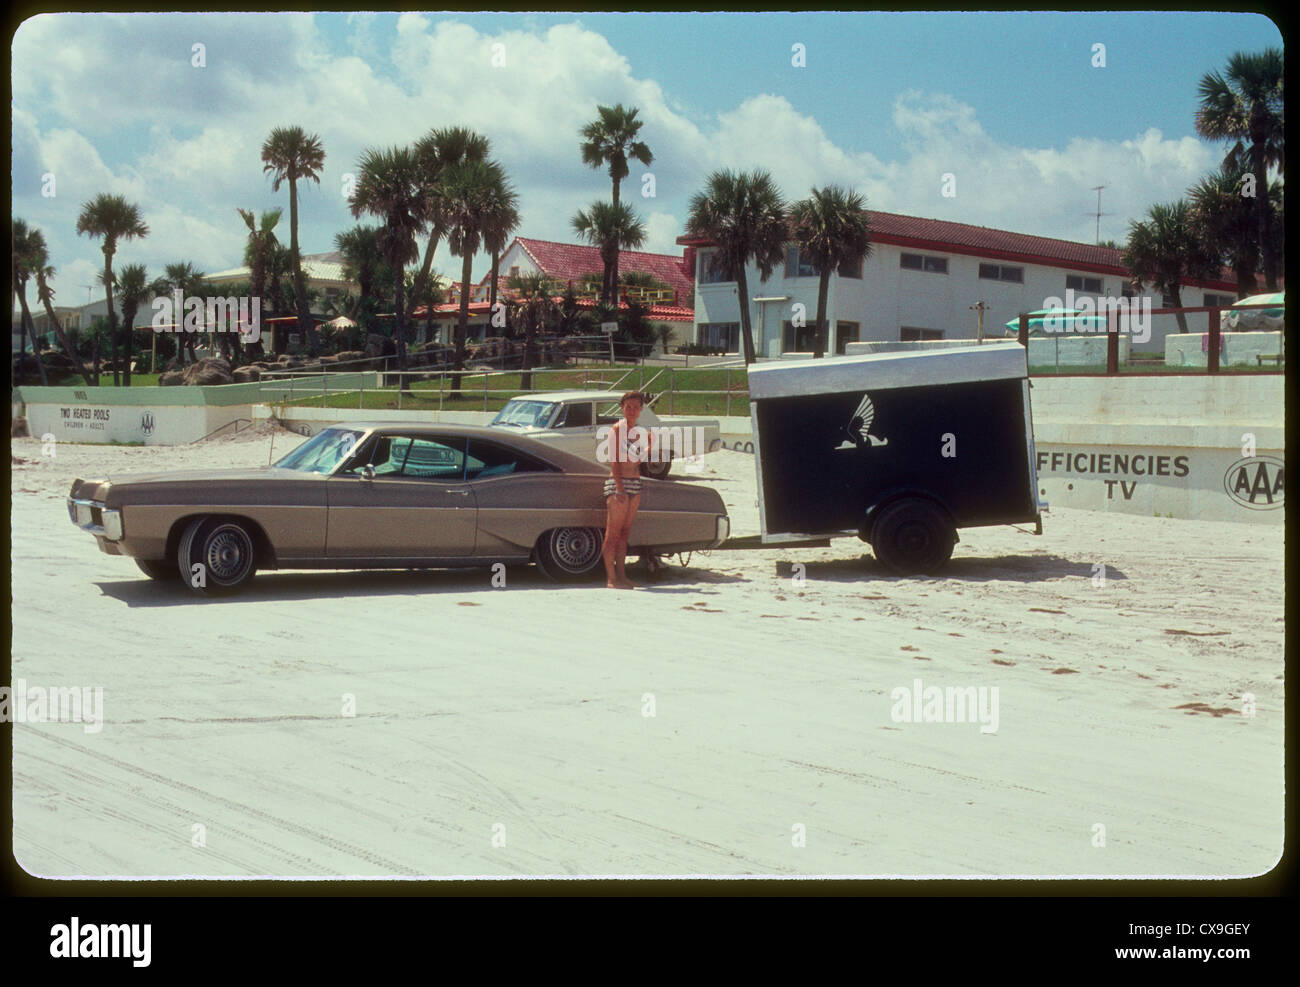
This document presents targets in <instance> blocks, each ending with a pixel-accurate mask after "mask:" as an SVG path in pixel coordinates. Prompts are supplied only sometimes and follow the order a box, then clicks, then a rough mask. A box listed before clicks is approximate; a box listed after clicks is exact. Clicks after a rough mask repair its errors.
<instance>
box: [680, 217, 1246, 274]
mask: <svg viewBox="0 0 1300 987" xmlns="http://www.w3.org/2000/svg"><path fill="white" fill-rule="evenodd" d="M870 217H871V239H872V241H873V242H876V243H892V244H896V245H900V246H907V247H915V248H917V249H922V250H924V249H929V250H942V251H945V252H946V253H953V254H969V255H972V256H978V257H988V258H991V259H997V260H1011V261H1019V262H1021V263H1024V264H1042V265H1046V266H1049V267H1061V268H1068V269H1070V270H1074V271H1089V272H1094V273H1098V274H1113V275H1119V276H1121V277H1123V276H1126V275H1127V274H1128V269H1127V268H1126V267H1125V266H1124V261H1123V258H1122V252H1121V251H1120V250H1118V249H1116V248H1114V247H1099V246H1095V245H1093V244H1090V243H1076V242H1075V241H1073V240H1057V239H1055V238H1053V237H1045V236H1031V235H1030V234H1028V233H1013V232H1011V231H1010V230H995V229H993V228H992V227H988V226H972V225H970V224H969V223H954V222H951V221H949V220H946V219H923V218H921V217H919V216H904V215H902V214H901V213H892V212H871V213H870ZM677 242H678V243H680V244H686V245H690V246H709V245H710V242H709V241H707V240H704V239H700V238H692V237H689V236H680V237H678V238H677ZM1205 283H1206V284H1207V285H1208V286H1210V287H1216V288H1223V289H1227V290H1233V291H1235V289H1236V284H1237V282H1236V275H1235V274H1233V273H1232V272H1231V271H1228V270H1226V269H1225V270H1224V272H1223V275H1222V280H1220V281H1214V280H1211V281H1208V282H1205Z"/></svg>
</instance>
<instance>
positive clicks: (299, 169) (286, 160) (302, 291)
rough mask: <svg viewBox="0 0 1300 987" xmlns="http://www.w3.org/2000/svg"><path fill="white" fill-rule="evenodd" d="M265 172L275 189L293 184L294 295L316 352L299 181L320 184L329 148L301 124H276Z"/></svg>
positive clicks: (266, 145)
mask: <svg viewBox="0 0 1300 987" xmlns="http://www.w3.org/2000/svg"><path fill="white" fill-rule="evenodd" d="M262 161H263V162H264V166H263V168H262V170H263V171H264V172H271V173H272V174H273V175H274V176H275V180H274V181H273V182H272V183H271V191H272V192H278V191H280V183H281V182H284V181H287V182H288V183H289V256H290V263H291V264H292V265H293V294H294V299H295V302H296V305H297V316H298V326H299V328H300V329H301V331H302V332H303V334H304V336H305V338H306V340H307V351H308V353H310V354H311V355H312V356H315V355H316V351H317V349H318V348H319V347H318V346H317V342H316V327H315V326H314V325H313V324H312V321H311V308H310V307H309V305H308V302H307V285H306V282H305V281H304V280H303V276H302V256H301V255H300V254H299V252H298V182H299V181H304V180H307V179H310V180H311V181H313V182H315V183H316V184H317V185H319V184H320V172H321V169H323V168H324V167H325V148H324V147H323V146H322V145H321V142H320V137H318V136H317V135H316V134H310V135H309V134H307V133H305V132H304V131H303V129H302V128H301V127H276V128H275V129H274V130H272V131H271V134H270V136H269V137H267V138H266V142H265V143H264V144H263V145H262Z"/></svg>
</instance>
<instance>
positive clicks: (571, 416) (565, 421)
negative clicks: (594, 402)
mask: <svg viewBox="0 0 1300 987" xmlns="http://www.w3.org/2000/svg"><path fill="white" fill-rule="evenodd" d="M590 424H591V405H590V404H589V403H587V402H585V401H584V402H582V403H580V404H571V405H569V406H567V407H566V408H565V409H564V411H562V412H561V413H560V418H559V420H558V421H556V423H555V427H556V428H585V427H586V426H588V425H590Z"/></svg>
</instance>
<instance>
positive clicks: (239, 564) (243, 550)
mask: <svg viewBox="0 0 1300 987" xmlns="http://www.w3.org/2000/svg"><path fill="white" fill-rule="evenodd" d="M176 567H177V569H179V570H180V574H181V578H182V579H184V580H185V583H186V584H187V585H188V586H189V587H190V589H192V590H194V591H195V592H196V593H201V594H219V593H231V592H234V591H235V590H237V589H239V588H241V587H242V586H244V585H246V584H247V583H248V581H249V580H250V579H252V578H253V573H254V572H256V571H257V555H256V549H255V548H254V545H253V536H252V534H251V533H250V532H249V529H248V527H247V525H246V524H245V523H244V522H241V521H237V520H233V519H228V518H197V519H196V520H194V521H192V522H190V526H189V527H188V528H186V529H185V533H184V534H183V535H182V536H181V541H180V546H179V547H178V549H177V552H176Z"/></svg>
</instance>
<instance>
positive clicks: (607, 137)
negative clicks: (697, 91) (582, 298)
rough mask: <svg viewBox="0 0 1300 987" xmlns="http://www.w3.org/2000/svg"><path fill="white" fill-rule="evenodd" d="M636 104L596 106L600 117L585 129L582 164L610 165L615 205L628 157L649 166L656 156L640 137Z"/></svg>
mask: <svg viewBox="0 0 1300 987" xmlns="http://www.w3.org/2000/svg"><path fill="white" fill-rule="evenodd" d="M637 112H638V111H637V108H636V107H635V106H632V107H628V108H626V109H625V108H624V107H623V104H622V103H618V104H617V105H615V106H597V107H596V113H597V118H596V119H595V120H593V121H591V123H589V124H587V125H586V126H585V127H583V128H582V163H583V164H585V165H587V166H588V167H589V168H596V169H600V168H603V167H606V166H608V168H609V177H610V181H611V182H612V183H613V186H614V197H613V199H611V200H610V201H611V202H613V204H614V208H615V209H617V208H618V205H619V186H620V184H622V181H623V179H625V178H626V177H627V176H628V173H629V171H628V163H627V162H628V158H632V159H634V160H636V161H640V162H641V163H642V164H643V165H649V164H650V163H652V162H653V161H654V159H655V157H654V155H653V154H651V153H650V148H649V147H647V146H646V145H645V144H643V143H642V142H641V141H639V140H637V139H636V137H637V134H638V133H640V131H641V123H642V121H640V120H638V119H637V118H636V115H637ZM610 284H611V285H613V286H614V288H615V289H617V286H618V255H617V254H615V255H614V269H613V273H612V275H611V281H610Z"/></svg>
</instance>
